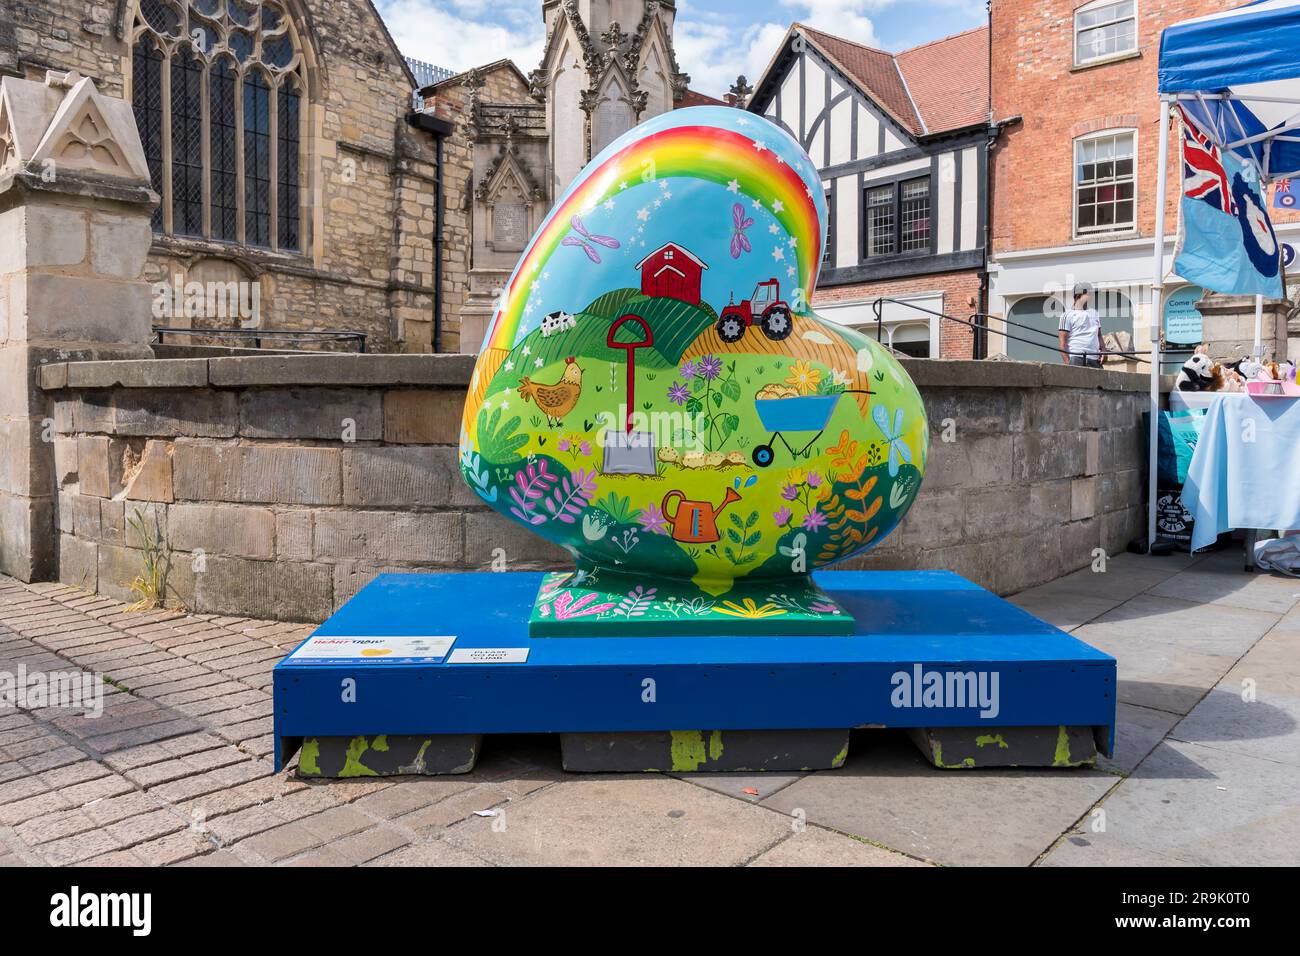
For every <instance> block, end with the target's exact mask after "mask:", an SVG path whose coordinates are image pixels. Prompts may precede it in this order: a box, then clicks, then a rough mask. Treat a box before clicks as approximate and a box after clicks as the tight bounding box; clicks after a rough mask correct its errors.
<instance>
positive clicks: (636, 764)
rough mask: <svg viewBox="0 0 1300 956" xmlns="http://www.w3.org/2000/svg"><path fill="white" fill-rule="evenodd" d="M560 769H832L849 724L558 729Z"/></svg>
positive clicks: (845, 747)
mask: <svg viewBox="0 0 1300 956" xmlns="http://www.w3.org/2000/svg"><path fill="white" fill-rule="evenodd" d="M560 750H561V754H562V759H563V763H564V769H565V770H568V771H570V772H577V773H628V772H640V771H665V772H667V771H671V772H673V773H696V772H715V773H720V772H725V771H736V770H749V771H763V770H767V771H780V770H833V769H835V768H836V767H839V766H841V765H843V763H844V758H845V757H847V756H848V753H849V731H848V728H844V729H842V730H841V729H832V730H662V731H648V732H631V733H582V734H560Z"/></svg>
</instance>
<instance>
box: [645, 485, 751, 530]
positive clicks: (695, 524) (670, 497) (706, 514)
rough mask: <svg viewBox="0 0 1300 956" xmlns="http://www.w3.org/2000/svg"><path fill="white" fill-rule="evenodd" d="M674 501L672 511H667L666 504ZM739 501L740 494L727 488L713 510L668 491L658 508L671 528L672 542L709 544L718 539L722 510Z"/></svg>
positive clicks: (682, 495)
mask: <svg viewBox="0 0 1300 956" xmlns="http://www.w3.org/2000/svg"><path fill="white" fill-rule="evenodd" d="M674 500H675V501H676V502H677V505H676V507H675V508H674V510H673V511H671V512H670V511H669V510H668V502H669V501H674ZM739 500H740V492H738V491H736V490H735V489H734V488H728V489H727V494H726V497H724V498H723V499H722V504H720V505H718V507H716V508H714V507H713V506H712V505H710V504H709V503H708V502H707V501H689V500H687V498H686V496H685V495H684V494H682V493H681V492H680V491H670V492H668V494H666V495H664V500H663V504H662V505H661V506H660V508H661V510H662V511H663V513H664V517H665V518H667V519H668V521H669V523H670V524H671V526H672V538H673V540H674V541H686V542H689V543H690V544H710V543H712V542H714V541H717V540H719V539H720V537H721V536H720V535H719V534H718V515H720V514H722V509H724V508H725V507H727V505H729V504H731V503H732V502H733V501H739Z"/></svg>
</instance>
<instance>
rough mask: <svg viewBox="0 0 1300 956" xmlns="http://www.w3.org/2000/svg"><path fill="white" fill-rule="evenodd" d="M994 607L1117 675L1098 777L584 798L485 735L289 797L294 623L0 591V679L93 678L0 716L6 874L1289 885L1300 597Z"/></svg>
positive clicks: (55, 589)
mask: <svg viewBox="0 0 1300 956" xmlns="http://www.w3.org/2000/svg"><path fill="white" fill-rule="evenodd" d="M1012 600H1013V601H1014V602H1015V603H1016V604H1019V605H1020V606H1021V607H1024V608H1026V609H1027V610H1030V611H1032V612H1033V613H1035V614H1038V615H1040V616H1042V617H1044V618H1046V619H1047V620H1049V621H1051V622H1052V623H1054V624H1057V625H1058V626H1060V627H1062V628H1065V629H1067V630H1070V631H1072V632H1074V633H1075V634H1077V635H1078V636H1079V637H1081V638H1082V639H1084V640H1086V641H1088V642H1089V643H1091V644H1093V645H1094V646H1096V647H1098V648H1101V649H1102V650H1105V651H1107V652H1108V653H1111V654H1114V655H1115V656H1116V657H1117V658H1118V659H1119V676H1120V682H1119V696H1120V715H1119V716H1120V729H1119V744H1118V748H1119V749H1118V753H1117V754H1116V756H1115V758H1114V759H1113V760H1107V761H1104V762H1103V763H1102V765H1101V766H1099V767H1098V768H1096V769H1092V770H987V771H981V770H970V771H940V770H935V769H934V768H932V767H930V766H928V765H926V764H925V763H924V762H923V761H922V760H921V757H920V755H919V753H918V752H917V751H916V750H915V749H914V748H913V747H912V745H911V744H910V742H908V741H907V740H906V739H905V738H903V737H902V735H901V734H899V733H896V732H892V731H878V730H877V731H855V732H854V739H853V744H852V747H851V749H850V755H849V759H848V763H847V764H846V766H845V767H844V769H842V770H839V771H834V772H826V773H817V774H754V775H743V774H739V775H737V774H718V775H700V776H694V777H674V776H670V775H662V776H660V775H615V776H606V775H599V776H585V775H566V774H564V773H562V772H561V771H560V769H559V745H558V741H557V740H555V739H554V738H548V737H501V738H492V737H489V738H487V740H486V742H485V747H484V754H483V756H482V758H481V759H480V761H479V765H478V767H477V768H476V769H475V771H474V772H473V773H471V774H467V775H464V776H458V777H442V778H427V779H404V780H400V781H392V780H360V781H358V780H348V781H337V782H329V781H313V782H311V783H306V782H304V781H300V780H296V779H294V777H293V776H292V771H291V770H290V771H287V772H285V773H281V774H275V773H274V772H273V770H272V765H271V760H270V752H271V694H270V684H271V668H272V667H273V666H274V664H275V662H276V661H277V660H278V659H279V658H280V657H281V656H282V655H283V654H285V653H286V652H287V651H288V650H289V649H290V648H291V647H292V646H293V645H294V644H296V643H297V642H298V641H299V640H301V639H302V637H303V636H305V635H306V634H307V633H308V632H309V631H310V630H311V627H310V626H309V625H293V624H278V623H273V622H266V621H256V620H244V619H238V618H229V617H214V616H211V615H190V614H183V613H175V612H151V613H130V612H127V611H125V610H124V608H123V607H122V605H121V604H119V603H117V602H115V601H111V600H107V599H104V598H100V597H97V596H95V595H90V594H87V593H85V592H83V591H78V590H76V589H73V588H69V587H65V586H62V585H57V584H38V585H22V584H19V583H17V582H15V581H13V580H11V579H8V578H3V577H0V671H7V672H10V673H14V672H16V671H17V669H18V667H19V665H25V666H26V668H27V670H28V671H29V672H34V671H43V672H52V671H60V672H70V671H76V670H81V671H85V672H91V673H96V674H102V675H103V679H104V681H105V682H106V683H104V684H103V685H102V686H103V688H104V691H105V697H104V702H103V703H104V708H103V713H102V715H101V716H100V717H98V718H95V719H88V718H86V717H85V716H84V715H83V714H82V713H81V712H80V711H74V710H69V709H55V708H49V707H42V706H40V703H41V702H40V701H35V702H32V701H29V702H28V704H29V705H30V706H28V707H23V708H19V709H17V710H15V709H13V708H8V709H3V710H0V866H3V865H40V864H82V863H84V864H101V865H114V864H153V865H171V864H177V865H183V866H190V865H194V866H221V865H228V866H241V865H258V864H277V865H280V864H283V865H340V866H341V865H358V864H365V865H376V866H390V865H391V866H401V865H483V864H491V865H510V864H548V863H559V864H585V865H593V864H602V863H610V864H642V865H644V864H668V865H671V864H710V865H750V866H781V865H806V864H811V865H856V866H917V865H925V864H928V863H937V864H948V865H961V864H1010V865H1035V864H1037V865H1047V866H1069V865H1130V864H1139V865H1140V864H1183V863H1190V864H1248V865H1249V864H1266V863H1272V864H1292V865H1295V864H1296V863H1298V862H1300V729H1298V728H1297V724H1298V722H1300V581H1297V580H1290V579H1287V578H1282V577H1274V576H1268V575H1248V574H1246V573H1244V572H1243V571H1242V570H1241V559H1240V553H1239V552H1237V551H1234V552H1231V553H1227V552H1224V553H1218V554H1214V555H1210V556H1207V557H1200V558H1190V557H1187V556H1182V557H1168V558H1145V557H1143V558H1139V557H1134V556H1131V555H1120V556H1117V557H1114V558H1111V559H1110V561H1109V563H1108V567H1107V570H1106V572H1105V573H1093V572H1092V571H1090V570H1085V571H1081V572H1078V573H1075V574H1071V575H1068V576H1066V577H1064V578H1061V579H1059V580H1057V581H1054V582H1052V583H1050V584H1047V585H1044V586H1042V587H1039V588H1035V589H1033V590H1032V591H1027V592H1024V593H1022V594H1020V595H1017V596H1016V597H1015V598H1013V599H1012ZM746 791H750V792H746Z"/></svg>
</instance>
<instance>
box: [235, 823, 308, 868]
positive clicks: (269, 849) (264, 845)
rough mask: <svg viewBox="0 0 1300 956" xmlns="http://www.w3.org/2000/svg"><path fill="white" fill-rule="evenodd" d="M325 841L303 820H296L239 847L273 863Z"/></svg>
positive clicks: (252, 838)
mask: <svg viewBox="0 0 1300 956" xmlns="http://www.w3.org/2000/svg"><path fill="white" fill-rule="evenodd" d="M327 840H328V838H327V837H324V836H322V835H321V834H319V833H317V832H316V831H315V830H313V829H311V828H310V827H309V826H307V822H306V821H305V820H298V821H296V822H294V823H286V824H284V825H283V826H278V827H276V828H275V829H273V830H267V831H266V832H265V833H260V834H258V835H257V836H255V837H251V838H250V839H248V840H245V841H244V842H243V843H241V844H240V847H241V848H242V849H244V850H247V851H249V852H252V853H256V854H257V855H258V856H259V857H261V858H262V859H264V860H267V861H269V862H272V863H274V862H276V861H278V860H286V859H288V858H289V857H291V856H297V855H298V854H299V853H303V852H305V851H307V850H310V849H313V848H315V847H318V846H320V845H321V844H323V843H325V842H327Z"/></svg>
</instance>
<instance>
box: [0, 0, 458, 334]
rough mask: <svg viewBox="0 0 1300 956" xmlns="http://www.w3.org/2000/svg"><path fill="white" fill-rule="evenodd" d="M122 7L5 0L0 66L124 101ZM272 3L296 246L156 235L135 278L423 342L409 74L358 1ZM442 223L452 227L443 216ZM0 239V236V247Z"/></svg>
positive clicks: (424, 278) (100, 0)
mask: <svg viewBox="0 0 1300 956" xmlns="http://www.w3.org/2000/svg"><path fill="white" fill-rule="evenodd" d="M136 6H137V5H136V4H135V3H123V2H121V0H91V2H90V3H87V2H85V0H40V2H35V0H19V2H17V3H14V4H9V3H6V5H5V16H4V17H3V18H0V19H3V20H4V21H5V22H4V23H3V24H0V74H4V73H13V74H14V75H17V76H23V77H27V78H29V79H39V78H41V77H43V76H44V73H45V71H46V69H57V70H76V71H78V72H79V73H80V74H81V75H83V76H88V77H90V78H92V79H93V80H94V81H95V83H96V85H97V86H98V87H99V89H100V90H101V91H102V92H103V93H105V94H108V95H111V96H116V97H122V98H125V99H129V98H130V96H131V76H130V73H131V49H130V36H131V27H132V23H133V17H134V11H135V9H136ZM282 6H283V7H284V8H285V9H286V13H287V14H288V15H289V16H290V17H291V18H292V19H293V21H294V23H295V25H296V27H297V29H298V34H299V37H300V39H301V41H302V43H303V45H304V51H303V52H304V57H305V61H306V65H305V72H306V78H307V102H306V103H305V104H304V112H305V114H306V116H307V123H306V131H305V139H304V150H303V155H304V161H303V165H302V174H303V176H302V184H301V185H302V215H303V224H302V231H303V235H302V244H301V250H300V251H276V250H271V249H266V248H260V247H257V246H253V245H240V244H237V243H232V242H218V241H213V240H209V239H204V238H200V237H194V236H182V235H164V234H158V235H156V236H155V237H154V242H153V246H152V249H151V251H150V255H149V258H148V261H147V263H146V265H145V271H144V278H146V279H147V280H148V281H150V282H156V281H172V280H173V279H174V277H177V276H179V277H180V279H181V281H182V282H186V281H208V280H214V279H216V280H220V281H239V282H252V283H256V284H257V285H258V286H259V294H260V297H261V322H260V324H261V325H262V326H263V327H266V328H278V329H294V330H343V329H347V330H356V331H361V332H365V333H366V334H367V336H368V343H367V346H368V348H369V349H371V350H373V351H405V352H428V351H431V350H432V349H433V326H434V321H433V317H434V271H435V270H434V263H433V256H434V235H433V233H434V203H435V185H436V181H437V164H436V153H435V151H436V144H435V142H434V140H433V137H432V136H431V135H430V134H429V133H427V132H424V131H421V130H417V129H414V128H412V127H411V126H410V125H408V123H407V122H406V118H405V117H406V114H407V113H408V112H409V111H410V108H411V90H412V86H413V85H414V81H413V80H412V78H411V77H410V76H409V74H408V72H407V70H406V68H405V66H404V64H403V62H402V59H401V56H400V53H399V52H398V50H397V48H396V47H395V45H394V44H393V41H392V39H391V37H390V36H389V35H388V32H387V30H386V28H385V27H384V24H383V22H382V20H381V19H380V18H379V16H378V14H377V13H376V12H375V10H374V8H373V6H372V5H371V4H370V3H357V2H354V0H301V2H298V0H290V2H287V3H284V4H282ZM11 12H12V18H11V16H10V13H11ZM119 15H120V16H119ZM11 19H12V21H13V22H12V23H10V20H11ZM452 219H453V227H454V222H455V213H453V215H452ZM7 241H9V236H8V235H7V234H6V233H3V232H0V244H3V243H5V242H7ZM466 268H467V265H466V264H464V263H463V262H461V261H459V260H457V259H456V258H454V257H452V258H447V259H446V260H445V261H444V264H443V270H444V272H443V274H444V277H448V276H452V277H454V276H455V275H456V274H457V270H459V274H461V275H462V281H463V273H464V271H465V269H466ZM448 281H453V279H449V280H448ZM148 314H149V313H146V315H148ZM154 324H158V325H161V324H167V325H174V326H181V327H189V326H191V325H193V326H197V327H205V326H206V327H230V326H233V325H237V324H239V323H238V322H237V321H232V320H231V318H230V317H229V316H226V315H218V316H200V317H192V316H185V315H164V316H161V317H159V320H158V321H156V322H155V323H154Z"/></svg>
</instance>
